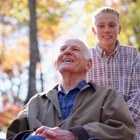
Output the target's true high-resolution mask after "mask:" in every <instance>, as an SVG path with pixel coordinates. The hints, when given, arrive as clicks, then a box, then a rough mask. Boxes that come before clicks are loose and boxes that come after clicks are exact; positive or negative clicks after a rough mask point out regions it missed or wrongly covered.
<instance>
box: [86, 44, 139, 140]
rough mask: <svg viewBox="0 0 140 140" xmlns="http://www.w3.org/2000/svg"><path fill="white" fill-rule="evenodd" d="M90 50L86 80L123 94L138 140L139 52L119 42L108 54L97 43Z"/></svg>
mask: <svg viewBox="0 0 140 140" xmlns="http://www.w3.org/2000/svg"><path fill="white" fill-rule="evenodd" d="M91 51H92V58H93V62H92V68H91V69H90V70H89V72H88V74H87V81H89V80H93V81H94V83H95V84H96V85H107V86H110V87H113V88H115V89H116V90H117V91H118V92H119V93H120V94H122V95H123V97H124V100H125V101H126V102H127V104H128V106H129V109H130V112H131V115H132V117H133V119H134V121H135V122H136V125H137V131H138V132H137V140H140V54H139V53H138V51H136V49H135V48H132V47H129V46H122V45H120V44H119V42H117V46H116V49H115V50H114V52H113V53H112V54H111V55H110V56H106V55H105V51H104V50H103V49H101V48H100V47H99V46H98V44H97V45H96V47H95V48H93V49H92V50H91Z"/></svg>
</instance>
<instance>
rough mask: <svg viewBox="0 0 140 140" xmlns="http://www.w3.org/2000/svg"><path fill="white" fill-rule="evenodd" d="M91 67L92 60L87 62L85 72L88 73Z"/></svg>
mask: <svg viewBox="0 0 140 140" xmlns="http://www.w3.org/2000/svg"><path fill="white" fill-rule="evenodd" d="M91 67H92V60H91V59H90V60H88V61H87V65H86V70H87V71H88V70H89V69H90V68H91Z"/></svg>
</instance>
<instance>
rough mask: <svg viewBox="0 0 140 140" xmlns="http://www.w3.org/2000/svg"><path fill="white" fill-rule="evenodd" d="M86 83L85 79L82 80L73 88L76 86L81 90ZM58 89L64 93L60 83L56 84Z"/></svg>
mask: <svg viewBox="0 0 140 140" xmlns="http://www.w3.org/2000/svg"><path fill="white" fill-rule="evenodd" d="M86 84H87V82H86V81H85V80H82V81H80V82H79V83H78V84H77V85H76V86H75V87H74V88H73V89H75V88H78V89H79V90H81V89H82V88H83V87H84V86H85V85H86ZM71 90H72V89H71ZM58 91H59V92H63V93H65V91H64V89H63V86H62V83H61V84H59V85H58Z"/></svg>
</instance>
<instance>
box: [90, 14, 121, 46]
mask: <svg viewBox="0 0 140 140" xmlns="http://www.w3.org/2000/svg"><path fill="white" fill-rule="evenodd" d="M120 30H121V27H120V24H119V19H118V17H117V16H116V15H114V14H113V13H101V14H99V15H98V16H97V17H96V19H95V25H94V27H93V28H92V31H93V33H94V34H95V35H96V36H97V39H98V41H99V44H100V45H101V46H112V45H113V46H115V43H116V40H117V36H118V34H119V33H120Z"/></svg>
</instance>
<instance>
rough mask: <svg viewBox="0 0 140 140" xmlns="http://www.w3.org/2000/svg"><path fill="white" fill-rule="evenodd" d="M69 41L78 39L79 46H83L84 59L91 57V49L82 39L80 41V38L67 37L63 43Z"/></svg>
mask: <svg viewBox="0 0 140 140" xmlns="http://www.w3.org/2000/svg"><path fill="white" fill-rule="evenodd" d="M69 41H76V42H77V41H78V42H79V43H80V44H81V47H83V48H84V57H85V59H86V60H91V59H92V55H91V51H90V49H89V48H88V47H87V45H86V44H85V43H84V42H83V41H81V40H80V39H68V40H66V41H65V42H64V44H65V43H67V42H69Z"/></svg>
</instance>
